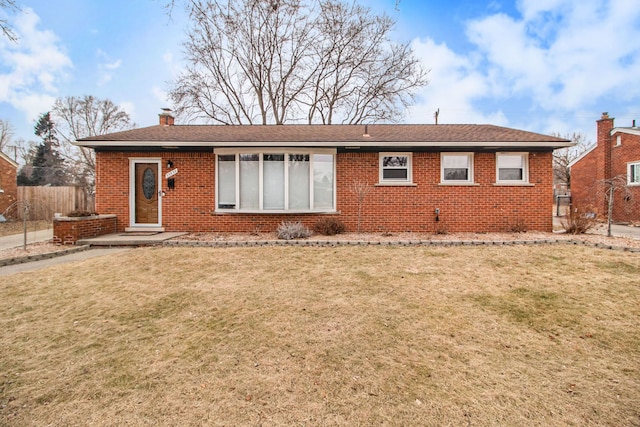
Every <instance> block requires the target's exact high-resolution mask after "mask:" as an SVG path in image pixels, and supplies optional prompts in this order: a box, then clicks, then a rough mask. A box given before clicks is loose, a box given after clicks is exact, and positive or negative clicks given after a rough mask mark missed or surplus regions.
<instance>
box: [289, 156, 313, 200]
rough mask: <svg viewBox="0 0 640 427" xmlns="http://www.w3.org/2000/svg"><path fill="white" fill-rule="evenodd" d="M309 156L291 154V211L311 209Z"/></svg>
mask: <svg viewBox="0 0 640 427" xmlns="http://www.w3.org/2000/svg"><path fill="white" fill-rule="evenodd" d="M309 200H310V198H309V155H308V154H289V209H309V207H310V206H309Z"/></svg>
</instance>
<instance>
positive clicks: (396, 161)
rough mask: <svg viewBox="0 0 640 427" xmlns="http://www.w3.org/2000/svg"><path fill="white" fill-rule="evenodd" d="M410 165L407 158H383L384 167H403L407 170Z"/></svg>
mask: <svg viewBox="0 0 640 427" xmlns="http://www.w3.org/2000/svg"><path fill="white" fill-rule="evenodd" d="M407 165H408V158H407V156H385V157H383V158H382V167H385V168H387V167H396V168H397V167H401V168H406V167H407Z"/></svg>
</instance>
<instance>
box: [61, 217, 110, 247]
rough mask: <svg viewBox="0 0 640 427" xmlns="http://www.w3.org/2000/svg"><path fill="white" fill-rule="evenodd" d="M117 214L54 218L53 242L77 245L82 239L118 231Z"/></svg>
mask: <svg viewBox="0 0 640 427" xmlns="http://www.w3.org/2000/svg"><path fill="white" fill-rule="evenodd" d="M117 230H118V218H117V216H116V215H94V216H87V217H66V216H63V217H58V218H54V219H53V242H54V243H56V244H59V245H75V244H76V242H77V241H78V240H80V239H87V238H91V237H98V236H103V235H105V234H112V233H116V232H117Z"/></svg>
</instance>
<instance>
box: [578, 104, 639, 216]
mask: <svg viewBox="0 0 640 427" xmlns="http://www.w3.org/2000/svg"><path fill="white" fill-rule="evenodd" d="M597 126H598V132H597V133H598V141H597V145H596V147H595V148H594V149H593V150H592V151H590V152H589V153H587V154H586V155H585V156H584V157H583V158H582V159H580V160H579V161H578V162H576V163H575V164H574V165H573V166H572V167H571V200H572V203H573V206H574V207H581V208H586V209H590V210H593V211H594V212H596V213H597V214H598V215H599V216H601V217H605V216H606V215H607V210H608V206H607V200H606V197H605V187H604V184H603V181H604V180H605V179H609V178H612V177H616V176H622V177H625V179H626V176H627V163H628V162H632V161H640V136H637V135H630V134H626V133H622V132H617V133H616V134H615V135H613V136H612V135H611V131H612V129H613V127H614V121H613V118H610V117H608V116H603V118H602V119H601V120H598V122H597ZM618 135H620V136H621V144H620V145H617V144H616V141H617V136H618ZM613 220H614V221H615V222H637V221H640V187H636V186H630V187H626V188H624V189H622V188H621V189H618V190H617V191H616V192H615V194H614V207H613Z"/></svg>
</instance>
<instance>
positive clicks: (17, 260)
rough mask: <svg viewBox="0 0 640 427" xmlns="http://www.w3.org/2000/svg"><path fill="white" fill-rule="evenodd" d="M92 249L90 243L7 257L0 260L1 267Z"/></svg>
mask: <svg viewBox="0 0 640 427" xmlns="http://www.w3.org/2000/svg"><path fill="white" fill-rule="evenodd" d="M89 249H91V247H90V246H89V245H82V246H74V247H72V248H69V249H62V250H60V251H55V252H47V253H44V254H36V255H25V256H21V257H16V258H7V259H2V260H0V267H6V266H9V265H15V264H24V263H26V262H31V261H40V260H43V259H51V258H56V257H59V256H63V255H71V254H74V253H76V252H82V251H86V250H89Z"/></svg>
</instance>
